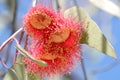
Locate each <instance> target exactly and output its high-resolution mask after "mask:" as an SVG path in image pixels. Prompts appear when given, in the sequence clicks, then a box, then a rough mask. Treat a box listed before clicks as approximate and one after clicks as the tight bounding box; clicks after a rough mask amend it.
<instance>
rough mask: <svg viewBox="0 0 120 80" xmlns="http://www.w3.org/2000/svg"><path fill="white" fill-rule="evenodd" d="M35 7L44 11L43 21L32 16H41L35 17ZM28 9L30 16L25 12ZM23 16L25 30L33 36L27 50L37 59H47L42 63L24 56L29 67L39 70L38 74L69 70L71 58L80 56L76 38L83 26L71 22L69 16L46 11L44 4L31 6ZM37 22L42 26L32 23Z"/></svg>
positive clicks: (52, 73) (76, 58) (34, 71)
mask: <svg viewBox="0 0 120 80" xmlns="http://www.w3.org/2000/svg"><path fill="white" fill-rule="evenodd" d="M36 11H37V12H41V13H43V12H44V14H45V15H46V16H47V17H45V18H46V21H47V19H48V22H47V23H46V24H44V22H41V21H40V22H39V21H36V22H34V18H35V19H36V18H40V19H41V17H36V16H37V15H36V14H35V13H36ZM31 12H33V13H31ZM30 13H31V14H32V16H33V17H34V18H32V19H31V16H28V15H30ZM33 14H34V15H35V16H34V15H33ZM40 15H41V14H40ZM42 15H43V14H42ZM48 16H49V17H48ZM51 16H52V17H51ZM26 17H27V18H25V19H26V20H25V21H26V22H25V30H26V32H27V33H28V34H29V35H30V36H31V38H33V39H32V45H31V47H30V49H29V52H30V54H31V55H32V56H33V57H35V58H36V59H38V60H43V61H46V62H47V63H48V65H47V66H46V67H42V66H40V65H38V64H36V63H34V62H33V61H32V60H30V59H28V58H25V64H27V69H28V71H30V72H33V73H38V74H40V76H46V75H55V74H62V73H67V72H70V71H71V70H72V69H73V67H74V62H75V61H74V60H76V61H79V60H80V55H79V54H78V53H79V52H80V46H79V41H80V37H81V34H82V33H81V29H82V26H81V25H80V24H78V23H75V22H73V19H72V18H64V17H63V16H62V15H60V14H59V13H55V12H52V11H49V9H47V8H44V7H43V8H42V7H40V8H39V7H34V8H33V9H31V11H30V12H29V13H28V14H27V16H26ZM27 20H28V21H27ZM49 21H50V22H49ZM32 24H35V25H32ZM37 25H41V26H42V27H35V26H37ZM40 35H41V36H40ZM37 37H39V38H37ZM40 39H42V40H40Z"/></svg>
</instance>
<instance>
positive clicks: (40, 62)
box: [16, 44, 47, 66]
mask: <svg viewBox="0 0 120 80" xmlns="http://www.w3.org/2000/svg"><path fill="white" fill-rule="evenodd" d="M16 49H17V50H18V51H19V52H20V53H21V54H22V55H24V56H26V57H28V58H29V59H31V60H32V61H34V62H36V63H37V64H39V65H40V66H47V63H46V62H44V61H42V60H37V59H35V58H34V57H32V56H31V55H30V54H29V53H28V52H27V51H25V50H24V49H23V48H22V47H21V46H20V45H19V44H17V45H16Z"/></svg>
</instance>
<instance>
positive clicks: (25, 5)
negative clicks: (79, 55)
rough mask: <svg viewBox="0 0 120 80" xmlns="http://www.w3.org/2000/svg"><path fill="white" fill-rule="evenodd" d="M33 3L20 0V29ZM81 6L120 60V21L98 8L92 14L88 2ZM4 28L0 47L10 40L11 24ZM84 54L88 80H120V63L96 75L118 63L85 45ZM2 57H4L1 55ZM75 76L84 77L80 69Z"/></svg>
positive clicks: (75, 72)
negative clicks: (97, 71) (6, 40)
mask: <svg viewBox="0 0 120 80" xmlns="http://www.w3.org/2000/svg"><path fill="white" fill-rule="evenodd" d="M31 1H32V0H18V2H19V3H18V6H19V7H18V13H17V15H18V16H17V22H19V23H18V26H19V27H21V26H22V20H23V19H22V18H23V15H24V14H25V13H26V12H27V11H28V9H29V7H30V6H31ZM113 1H114V0H113ZM79 5H80V6H81V7H83V8H84V9H85V10H86V11H87V12H88V13H89V14H90V15H91V17H92V19H93V20H94V21H95V22H96V23H97V24H98V25H99V27H100V29H101V30H102V31H103V33H104V35H105V36H106V37H107V39H108V40H109V41H110V42H111V44H112V45H113V47H114V48H115V51H116V53H117V56H118V59H119V57H120V19H119V18H117V17H114V16H112V15H110V14H109V13H106V12H104V11H102V10H100V9H97V8H96V9H97V11H95V13H93V14H91V12H90V10H89V9H88V6H90V4H89V3H88V2H87V0H79ZM3 9H6V7H3V5H0V10H3ZM4 26H5V27H3V28H0V45H1V43H2V42H3V41H4V40H5V39H7V38H8V36H9V34H10V29H8V28H9V24H7V25H4ZM6 30H7V31H6ZM6 32H7V33H6ZM3 34H4V36H3ZM83 54H84V55H83V58H85V68H86V70H87V72H88V77H89V79H88V80H119V79H120V76H119V74H120V63H119V64H117V65H116V66H115V67H113V68H111V69H109V70H107V71H105V72H104V71H103V72H99V73H96V74H91V73H92V72H93V71H95V70H100V69H102V68H104V67H106V66H107V65H110V64H111V63H113V62H116V61H115V59H113V58H111V57H108V56H106V55H104V54H103V53H100V52H98V51H96V50H94V49H92V48H89V47H88V46H85V45H84V46H83ZM0 56H2V55H1V54H0ZM119 62H120V61H119ZM8 63H9V61H8ZM0 66H2V65H0ZM79 66H80V65H79ZM74 74H75V75H76V76H81V77H83V76H82V72H81V68H80V67H78V68H76V69H75V71H74ZM82 79H83V78H82ZM78 80H79V79H78Z"/></svg>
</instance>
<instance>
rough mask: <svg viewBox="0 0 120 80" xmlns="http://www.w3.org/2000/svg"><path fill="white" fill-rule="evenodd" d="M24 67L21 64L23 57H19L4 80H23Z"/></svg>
mask: <svg viewBox="0 0 120 80" xmlns="http://www.w3.org/2000/svg"><path fill="white" fill-rule="evenodd" d="M24 74H25V66H24V64H23V56H22V55H19V56H18V58H17V61H16V63H15V64H13V66H12V67H11V68H10V69H9V71H8V73H7V74H6V76H5V78H4V80H24V77H25V75H24Z"/></svg>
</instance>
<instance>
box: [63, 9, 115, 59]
mask: <svg viewBox="0 0 120 80" xmlns="http://www.w3.org/2000/svg"><path fill="white" fill-rule="evenodd" d="M67 15H71V17H73V18H76V21H81V22H82V24H83V26H84V27H85V30H83V36H82V39H81V42H80V43H81V44H87V45H89V46H90V47H93V48H95V49H97V50H98V51H101V52H103V53H105V54H107V55H109V56H111V57H114V58H116V53H115V51H114V49H113V47H112V46H111V44H110V42H109V41H108V40H107V39H106V38H105V36H104V35H103V34H102V32H101V30H100V29H99V27H98V26H97V24H96V23H95V22H94V21H93V20H92V19H91V18H90V17H89V15H88V14H87V13H86V11H85V10H84V9H82V8H80V7H72V8H70V9H67V10H66V11H65V13H64V16H67Z"/></svg>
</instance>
